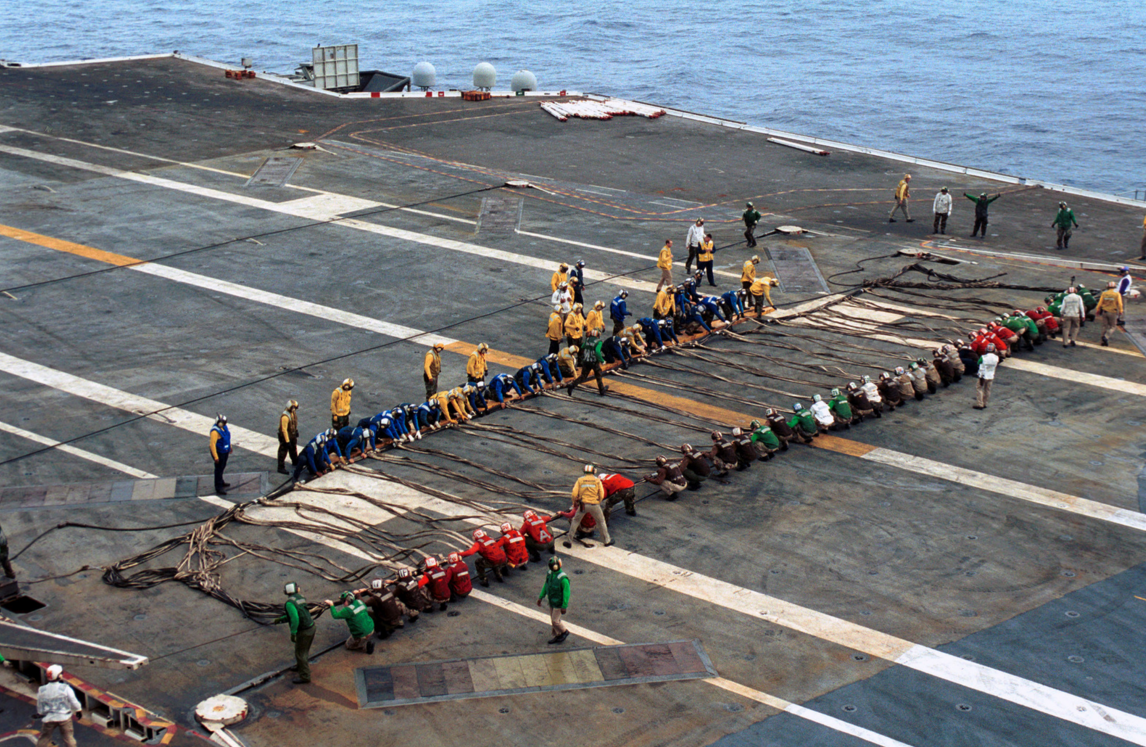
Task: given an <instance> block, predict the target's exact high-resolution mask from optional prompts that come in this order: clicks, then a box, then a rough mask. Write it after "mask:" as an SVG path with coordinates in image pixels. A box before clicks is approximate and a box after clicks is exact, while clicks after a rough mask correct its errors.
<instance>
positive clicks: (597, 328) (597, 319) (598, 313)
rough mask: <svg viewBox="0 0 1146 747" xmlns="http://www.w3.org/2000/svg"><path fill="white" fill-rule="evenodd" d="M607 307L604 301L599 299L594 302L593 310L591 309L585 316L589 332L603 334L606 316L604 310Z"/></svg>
mask: <svg viewBox="0 0 1146 747" xmlns="http://www.w3.org/2000/svg"><path fill="white" fill-rule="evenodd" d="M604 308H605V302H604V301H598V302H597V303H595V304H593V308H592V310H590V311H589V314H588V316H586V317H585V330H586V331H587V332H588V333H589V334H598V335H599V334H601V333H602V332H604V331H605V317H604V316H603V314H602V310H603V309H604Z"/></svg>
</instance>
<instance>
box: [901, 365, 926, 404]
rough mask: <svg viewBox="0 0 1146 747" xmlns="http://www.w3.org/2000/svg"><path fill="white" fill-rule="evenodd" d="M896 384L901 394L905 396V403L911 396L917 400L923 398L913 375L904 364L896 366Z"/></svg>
mask: <svg viewBox="0 0 1146 747" xmlns="http://www.w3.org/2000/svg"><path fill="white" fill-rule="evenodd" d="M895 385H896V386H897V387H898V388H899V396H901V397H902V398H903V401H904V403H906V402H907V400H908V398H909V397H911V398H914V399H916V400H922V399H923V393H922V392H920V391H919V390H918V389H916V387H915V379H913V378H912V377H911V374H909V373H908V372H907V371H906V370H905V369H904V368H903V366H896V367H895Z"/></svg>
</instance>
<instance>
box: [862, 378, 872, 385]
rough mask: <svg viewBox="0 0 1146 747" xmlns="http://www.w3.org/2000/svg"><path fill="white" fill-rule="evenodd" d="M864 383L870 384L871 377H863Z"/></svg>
mask: <svg viewBox="0 0 1146 747" xmlns="http://www.w3.org/2000/svg"><path fill="white" fill-rule="evenodd" d="M863 383H865V384H870V383H871V377H870V376H864V377H863Z"/></svg>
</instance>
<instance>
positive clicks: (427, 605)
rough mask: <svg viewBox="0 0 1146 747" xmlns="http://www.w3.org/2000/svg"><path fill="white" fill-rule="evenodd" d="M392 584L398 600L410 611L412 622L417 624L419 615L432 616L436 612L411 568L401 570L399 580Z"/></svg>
mask: <svg viewBox="0 0 1146 747" xmlns="http://www.w3.org/2000/svg"><path fill="white" fill-rule="evenodd" d="M391 584H392V585H393V587H394V593H395V594H397V595H398V599H399V600H401V602H402V604H404V605H406V609H407V610H409V611H410V614H409V617H410V622H417V620H418V614H419V613H422V612H425V613H427V614H430V613H432V612H433V611H434V603H433V602H431V601H430V595H429V594H428V593H427V592H426V590H425V589H423V588H422V587H421V586H420V585H419V584H418V578H417V577H415V576H414V574H413V573H411V572H410V569H409V568H399V569H398V578H396V579H394V580H393V581H392V582H391Z"/></svg>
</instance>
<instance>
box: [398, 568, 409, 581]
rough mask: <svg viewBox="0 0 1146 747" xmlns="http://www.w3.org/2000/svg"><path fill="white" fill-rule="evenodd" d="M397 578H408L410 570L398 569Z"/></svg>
mask: <svg viewBox="0 0 1146 747" xmlns="http://www.w3.org/2000/svg"><path fill="white" fill-rule="evenodd" d="M398 578H403V579H404V578H410V569H409V568H399V569H398Z"/></svg>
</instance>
